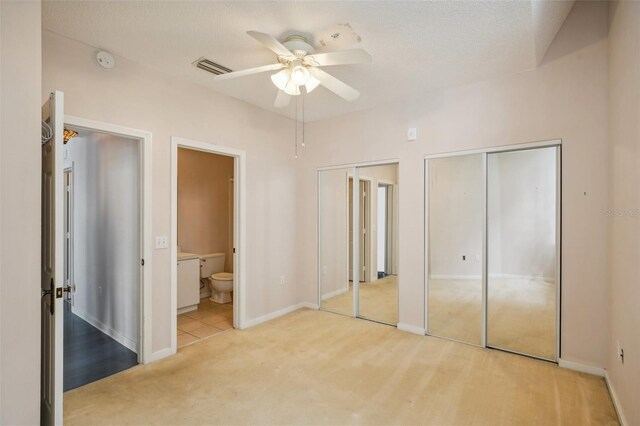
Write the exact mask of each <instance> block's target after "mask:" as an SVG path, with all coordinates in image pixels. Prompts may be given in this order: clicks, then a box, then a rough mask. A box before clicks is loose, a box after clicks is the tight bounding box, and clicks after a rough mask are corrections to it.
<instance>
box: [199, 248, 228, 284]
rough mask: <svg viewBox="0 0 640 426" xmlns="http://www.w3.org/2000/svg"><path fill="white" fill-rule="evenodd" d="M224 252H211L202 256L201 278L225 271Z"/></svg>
mask: <svg viewBox="0 0 640 426" xmlns="http://www.w3.org/2000/svg"><path fill="white" fill-rule="evenodd" d="M224 258H225V254H224V253H211V254H205V255H202V256H200V278H206V277H210V276H211V275H212V274H215V273H217V272H224Z"/></svg>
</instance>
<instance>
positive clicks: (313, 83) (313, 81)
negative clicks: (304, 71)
mask: <svg viewBox="0 0 640 426" xmlns="http://www.w3.org/2000/svg"><path fill="white" fill-rule="evenodd" d="M319 85H320V80H318V79H317V78H315V77H314V76H309V79H308V80H307V82H306V83H305V84H304V87H305V89H307V93H311V92H312V91H313V90H314V89H315V88H316V87H318V86H319Z"/></svg>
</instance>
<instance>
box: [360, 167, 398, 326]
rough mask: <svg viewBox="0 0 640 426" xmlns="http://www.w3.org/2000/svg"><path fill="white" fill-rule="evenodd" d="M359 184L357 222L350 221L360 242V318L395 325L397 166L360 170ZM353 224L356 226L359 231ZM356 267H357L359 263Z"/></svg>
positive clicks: (396, 304) (396, 298)
mask: <svg viewBox="0 0 640 426" xmlns="http://www.w3.org/2000/svg"><path fill="white" fill-rule="evenodd" d="M358 182H359V191H358V209H357V218H358V220H357V221H351V229H350V234H351V235H353V236H354V238H355V236H356V235H357V240H358V256H357V259H356V260H357V264H358V265H357V268H358V272H359V273H358V277H359V283H358V291H357V295H358V316H359V317H361V318H365V319H370V320H374V321H378V322H382V323H385V324H392V325H396V324H397V323H398V201H399V190H398V164H384V165H376V166H367V167H359V168H358ZM352 206H353V203H352ZM353 210H354V209H353V208H352V209H351V212H352V214H354V211H353ZM354 217H356V216H354ZM354 223H357V226H358V229H357V232H355V231H354V228H353V226H354ZM353 265H354V267H356V266H355V265H356V262H353Z"/></svg>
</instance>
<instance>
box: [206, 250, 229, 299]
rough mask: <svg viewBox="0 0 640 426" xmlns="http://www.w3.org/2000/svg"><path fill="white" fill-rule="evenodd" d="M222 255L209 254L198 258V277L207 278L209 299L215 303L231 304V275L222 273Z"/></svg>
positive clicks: (223, 255)
mask: <svg viewBox="0 0 640 426" xmlns="http://www.w3.org/2000/svg"><path fill="white" fill-rule="evenodd" d="M224 260H225V254H224V253H211V254H205V255H202V256H200V277H201V278H207V279H208V281H209V288H210V289H211V297H210V298H209V300H211V301H212V302H216V303H229V302H231V300H232V299H231V292H232V291H233V274H232V273H231V272H224Z"/></svg>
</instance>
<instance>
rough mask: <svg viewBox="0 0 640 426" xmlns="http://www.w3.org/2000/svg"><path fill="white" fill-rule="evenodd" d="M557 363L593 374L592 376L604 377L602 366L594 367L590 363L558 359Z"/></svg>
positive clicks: (563, 366) (570, 368)
mask: <svg viewBox="0 0 640 426" xmlns="http://www.w3.org/2000/svg"><path fill="white" fill-rule="evenodd" d="M558 365H559V366H560V367H562V368H566V369H569V370H574V371H579V372H581V373H587V374H593V375H594V376H600V377H604V374H605V370H604V368H602V367H594V366H592V365H587V364H582V363H580V362H575V361H567V360H564V359H559V360H558Z"/></svg>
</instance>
